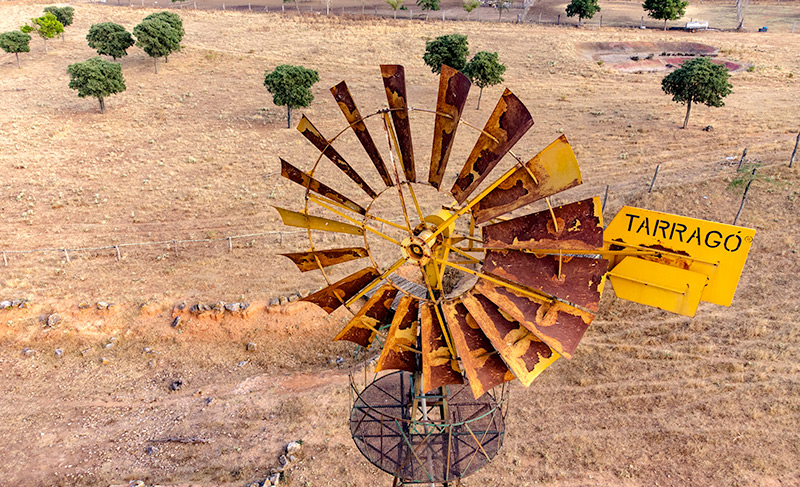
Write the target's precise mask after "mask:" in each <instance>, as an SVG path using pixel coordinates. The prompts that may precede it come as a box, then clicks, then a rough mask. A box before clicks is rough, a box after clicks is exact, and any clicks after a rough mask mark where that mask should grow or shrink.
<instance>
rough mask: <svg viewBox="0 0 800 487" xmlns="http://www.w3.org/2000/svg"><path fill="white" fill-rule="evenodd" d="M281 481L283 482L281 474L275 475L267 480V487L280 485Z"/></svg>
mask: <svg viewBox="0 0 800 487" xmlns="http://www.w3.org/2000/svg"><path fill="white" fill-rule="evenodd" d="M280 481H281V474H279V473H274V474H272V475H270V476H269V478H268V479H267V482H269V484H267V485H278V484H279V483H280ZM264 483H265V484H266V482H264Z"/></svg>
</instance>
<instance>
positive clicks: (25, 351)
mask: <svg viewBox="0 0 800 487" xmlns="http://www.w3.org/2000/svg"><path fill="white" fill-rule="evenodd" d="M22 355H24V356H26V357H33V356H34V355H36V352H35V351H33V350H32V349H30V348H28V347H25V348H23V349H22Z"/></svg>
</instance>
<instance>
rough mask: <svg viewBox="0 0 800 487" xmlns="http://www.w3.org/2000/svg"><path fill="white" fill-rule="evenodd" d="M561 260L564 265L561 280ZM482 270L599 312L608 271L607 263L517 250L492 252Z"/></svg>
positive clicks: (487, 253) (599, 260)
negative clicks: (605, 276)
mask: <svg viewBox="0 0 800 487" xmlns="http://www.w3.org/2000/svg"><path fill="white" fill-rule="evenodd" d="M559 259H561V261H562V263H561V266H560V267H561V279H559V263H558V261H559ZM483 270H484V272H489V273H491V274H494V275H496V276H499V277H502V278H503V279H507V280H509V281H511V282H515V283H518V284H521V285H523V286H526V287H529V288H531V289H538V290H540V291H543V292H545V293H547V294H549V295H551V296H555V297H557V298H559V299H563V300H565V301H567V302H570V303H573V304H576V305H578V306H582V307H584V308H586V309H589V310H592V311H597V310H598V308H599V304H600V291H601V290H602V288H601V287H600V286H601V284H602V282H603V278H604V275H605V273H606V271H607V270H608V261H607V260H605V259H590V258H586V257H568V256H563V257H559V256H557V255H555V256H553V255H544V256H537V255H535V254H529V253H525V252H519V251H516V250H489V251H488V252H486V258H485V260H484V263H483Z"/></svg>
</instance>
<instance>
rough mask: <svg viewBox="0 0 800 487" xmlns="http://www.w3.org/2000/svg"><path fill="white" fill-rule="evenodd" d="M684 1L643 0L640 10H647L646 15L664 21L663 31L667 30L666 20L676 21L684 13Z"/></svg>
mask: <svg viewBox="0 0 800 487" xmlns="http://www.w3.org/2000/svg"><path fill="white" fill-rule="evenodd" d="M687 5H689V2H688V1H685V0H644V3H643V4H642V8H643V9H645V10H647V15H649V16H650V17H653V18H654V19H657V20H663V21H664V30H667V21H668V20H678V19H679V18H681V17H683V14H685V13H686V6H687Z"/></svg>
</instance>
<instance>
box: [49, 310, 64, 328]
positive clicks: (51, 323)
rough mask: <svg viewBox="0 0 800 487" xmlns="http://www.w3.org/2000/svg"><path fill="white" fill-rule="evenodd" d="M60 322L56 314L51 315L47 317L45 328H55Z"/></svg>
mask: <svg viewBox="0 0 800 487" xmlns="http://www.w3.org/2000/svg"><path fill="white" fill-rule="evenodd" d="M60 321H61V317H60V316H59V315H58V313H53V314H51V315H50V316H48V317H47V326H56V325H57V324H58V323H59V322H60Z"/></svg>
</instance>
